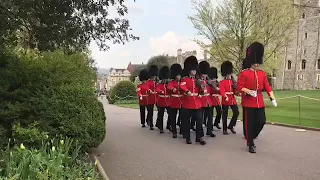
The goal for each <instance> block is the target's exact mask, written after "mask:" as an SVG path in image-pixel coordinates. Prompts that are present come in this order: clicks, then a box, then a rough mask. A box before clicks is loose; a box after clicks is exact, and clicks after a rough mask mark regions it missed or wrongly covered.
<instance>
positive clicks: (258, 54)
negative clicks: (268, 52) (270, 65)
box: [246, 42, 264, 66]
mask: <svg viewBox="0 0 320 180" xmlns="http://www.w3.org/2000/svg"><path fill="white" fill-rule="evenodd" d="M263 55H264V46H263V44H261V43H259V42H254V43H252V44H251V45H250V46H249V47H248V49H247V53H246V61H247V62H248V65H250V66H251V65H252V64H263Z"/></svg>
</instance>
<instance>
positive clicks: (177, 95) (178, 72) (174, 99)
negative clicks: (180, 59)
mask: <svg viewBox="0 0 320 180" xmlns="http://www.w3.org/2000/svg"><path fill="white" fill-rule="evenodd" d="M170 73H171V79H172V80H171V81H170V82H169V84H168V89H169V91H170V93H171V103H170V113H169V121H170V124H171V130H172V134H173V136H172V137H173V138H177V125H180V123H179V122H178V123H177V113H178V112H179V118H180V119H181V105H182V98H183V94H182V93H181V91H180V83H181V76H182V68H181V65H180V64H173V65H172V66H171V67H170ZM179 118H178V121H179ZM176 124H177V125H176ZM181 130H182V129H181V126H180V132H181ZM181 134H182V132H181Z"/></svg>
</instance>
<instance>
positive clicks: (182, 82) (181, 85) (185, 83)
mask: <svg viewBox="0 0 320 180" xmlns="http://www.w3.org/2000/svg"><path fill="white" fill-rule="evenodd" d="M180 90H181V91H182V92H184V93H185V92H187V91H189V89H188V88H187V82H186V80H185V79H182V81H181V83H180Z"/></svg>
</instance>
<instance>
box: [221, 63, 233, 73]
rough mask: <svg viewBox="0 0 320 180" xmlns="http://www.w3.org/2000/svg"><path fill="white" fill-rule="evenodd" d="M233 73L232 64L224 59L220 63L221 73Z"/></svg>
mask: <svg viewBox="0 0 320 180" xmlns="http://www.w3.org/2000/svg"><path fill="white" fill-rule="evenodd" d="M232 73H233V65H232V63H231V62H230V61H225V62H223V63H222V64H221V75H222V76H226V75H228V74H232Z"/></svg>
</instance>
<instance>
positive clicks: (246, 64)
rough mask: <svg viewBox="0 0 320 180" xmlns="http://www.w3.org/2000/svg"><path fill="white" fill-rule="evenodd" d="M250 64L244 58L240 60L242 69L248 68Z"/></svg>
mask: <svg viewBox="0 0 320 180" xmlns="http://www.w3.org/2000/svg"><path fill="white" fill-rule="evenodd" d="M250 66H251V64H249V63H248V61H247V60H246V59H243V61H242V70H244V69H248V68H250Z"/></svg>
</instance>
